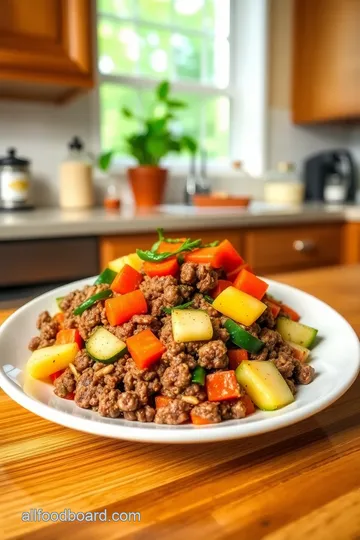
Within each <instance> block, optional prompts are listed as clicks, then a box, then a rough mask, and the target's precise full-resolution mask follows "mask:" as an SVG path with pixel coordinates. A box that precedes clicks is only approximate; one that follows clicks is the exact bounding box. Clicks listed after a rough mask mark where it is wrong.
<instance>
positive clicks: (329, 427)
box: [0, 265, 360, 540]
mask: <svg viewBox="0 0 360 540" xmlns="http://www.w3.org/2000/svg"><path fill="white" fill-rule="evenodd" d="M359 273H360V266H356V265H354V266H348V267H334V268H324V269H320V270H309V271H306V272H296V273H292V274H283V275H281V276H279V277H278V278H277V279H278V280H279V281H282V282H284V283H288V284H290V285H294V286H296V287H299V288H301V289H303V290H304V291H307V292H309V293H312V294H315V295H316V296H318V297H319V298H321V299H322V300H324V301H325V302H328V303H329V304H330V305H331V306H333V307H334V308H335V309H337V310H338V311H339V312H340V313H341V314H342V315H343V316H344V317H345V318H347V319H348V321H349V322H350V324H352V326H353V327H354V329H355V330H356V331H357V333H358V335H360V307H359V306H360V302H359V299H360V282H359V279H358V277H359ZM8 314H9V312H0V322H1V321H2V320H4V319H5V318H6V316H7V315H8ZM359 407H360V379H358V380H357V381H356V382H355V384H354V385H353V386H352V388H351V389H350V390H349V391H348V392H347V393H346V394H345V395H344V396H343V397H342V398H341V399H340V400H339V401H337V402H336V403H334V404H333V405H332V406H331V407H329V408H328V409H327V410H325V411H323V412H321V413H319V414H317V415H315V416H313V417H312V418H309V419H308V420H304V421H303V422H301V423H299V424H296V425H294V426H291V427H288V428H284V429H282V430H279V431H276V432H273V433H268V434H264V435H260V436H256V437H251V438H249V439H243V440H239V441H236V440H235V441H228V442H226V443H211V444H206V445H194V446H191V445H165V444H163V445H161V444H140V443H132V442H126V441H119V440H111V439H106V438H103V437H95V436H91V435H89V434H86V433H80V432H77V431H72V430H70V429H66V428H64V427H62V426H58V425H56V424H52V423H50V422H48V421H46V420H43V419H42V418H39V417H37V416H35V415H34V414H32V413H30V412H28V411H26V410H25V409H23V408H21V407H20V406H19V405H18V404H16V403H15V402H13V401H11V400H10V398H8V397H7V396H6V395H5V394H4V392H2V391H1V390H0V422H1V460H0V461H1V470H0V484H1V491H0V508H1V513H0V530H1V531H3V532H2V538H3V539H4V540H5V539H15V538H26V539H27V540H31V539H36V540H47V539H51V540H56V539H62V538H67V537H69V538H70V537H71V538H76V540H87V539H89V538H124V539H130V538H146V539H149V540H152V539H155V538H156V540H166V539H168V538H186V537H189V538H196V539H202V538H209V539H214V540H220V539H222V538H227V539H230V538H237V539H239V540H240V539H245V538H251V539H253V540H257V539H260V538H266V539H269V540H270V539H271V540H289V539H291V540H302V539H304V538H306V539H307V540H322V539H328V538H333V539H335V540H337V539H339V540H340V539H341V540H350V539H355V538H359V537H360V520H359V511H360V490H359V485H360V467H359V462H360V424H359ZM30 509H42V511H43V512H62V511H63V510H64V509H69V510H71V511H72V512H89V511H98V512H102V511H104V510H105V509H106V510H107V522H106V523H104V522H101V521H96V522H93V523H87V522H86V521H83V522H81V523H76V522H54V523H52V522H44V521H39V520H37V521H32V522H26V521H22V519H21V515H22V512H29V511H30ZM113 512H140V513H141V521H140V522H134V521H132V522H118V521H111V519H110V516H111V515H112V513H113Z"/></svg>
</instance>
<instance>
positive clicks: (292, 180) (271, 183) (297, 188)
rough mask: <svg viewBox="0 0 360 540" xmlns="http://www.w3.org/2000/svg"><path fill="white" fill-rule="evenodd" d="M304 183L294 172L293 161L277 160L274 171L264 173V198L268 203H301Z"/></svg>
mask: <svg viewBox="0 0 360 540" xmlns="http://www.w3.org/2000/svg"><path fill="white" fill-rule="evenodd" d="M304 191H305V189H304V184H303V183H302V182H301V181H300V179H299V178H298V176H297V174H296V169H295V165H294V163H291V162H289V161H279V163H278V164H277V168H276V170H275V171H268V172H267V173H266V174H265V184H264V200H265V202H267V203H270V204H301V203H302V201H303V199H304Z"/></svg>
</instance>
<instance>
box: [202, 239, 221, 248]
mask: <svg viewBox="0 0 360 540" xmlns="http://www.w3.org/2000/svg"><path fill="white" fill-rule="evenodd" d="M219 244H220V240H214V241H213V242H209V243H208V244H202V245H201V246H200V247H203V248H204V247H217V246H218V245H219Z"/></svg>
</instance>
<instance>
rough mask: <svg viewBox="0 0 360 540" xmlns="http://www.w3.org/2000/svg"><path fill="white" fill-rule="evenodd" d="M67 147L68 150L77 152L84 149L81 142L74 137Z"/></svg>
mask: <svg viewBox="0 0 360 540" xmlns="http://www.w3.org/2000/svg"><path fill="white" fill-rule="evenodd" d="M68 146H69V148H70V150H78V151H79V152H80V150H82V149H83V148H84V145H83V142H82V140H81V139H80V138H79V137H77V136H76V135H75V137H73V138H72V139H71V141H70V142H69V145H68Z"/></svg>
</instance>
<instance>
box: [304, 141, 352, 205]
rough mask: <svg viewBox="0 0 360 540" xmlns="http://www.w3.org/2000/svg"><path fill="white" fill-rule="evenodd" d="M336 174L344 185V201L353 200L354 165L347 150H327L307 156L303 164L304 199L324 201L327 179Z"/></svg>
mask: <svg viewBox="0 0 360 540" xmlns="http://www.w3.org/2000/svg"><path fill="white" fill-rule="evenodd" d="M335 175H336V177H337V179H338V181H339V182H342V183H343V184H345V185H346V196H345V199H344V202H351V201H354V200H355V192H356V166H355V163H354V160H353V158H352V156H351V154H350V153H349V152H348V151H347V150H329V151H327V152H320V153H319V154H315V155H313V156H311V157H310V158H308V159H307V160H306V161H305V166H304V180H305V200H307V201H324V190H325V187H326V184H327V182H328V180H329V179H330V178H331V177H334V176H335Z"/></svg>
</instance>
